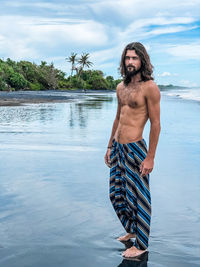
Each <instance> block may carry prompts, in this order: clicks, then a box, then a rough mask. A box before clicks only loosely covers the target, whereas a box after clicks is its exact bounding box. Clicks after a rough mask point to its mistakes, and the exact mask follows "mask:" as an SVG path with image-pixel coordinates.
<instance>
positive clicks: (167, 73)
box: [158, 71, 171, 77]
mask: <svg viewBox="0 0 200 267" xmlns="http://www.w3.org/2000/svg"><path fill="white" fill-rule="evenodd" d="M158 76H160V77H166V76H171V73H170V72H167V71H164V72H163V73H162V74H158Z"/></svg>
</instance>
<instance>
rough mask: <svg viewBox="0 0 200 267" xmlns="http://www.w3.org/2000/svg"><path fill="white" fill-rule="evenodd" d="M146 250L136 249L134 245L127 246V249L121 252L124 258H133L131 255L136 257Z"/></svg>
mask: <svg viewBox="0 0 200 267" xmlns="http://www.w3.org/2000/svg"><path fill="white" fill-rule="evenodd" d="M146 251H147V250H146V249H145V250H141V249H137V248H136V247H135V246H133V247H131V248H128V249H127V250H125V251H124V252H123V253H122V256H123V257H126V258H133V257H137V256H140V255H141V254H143V253H144V252H146Z"/></svg>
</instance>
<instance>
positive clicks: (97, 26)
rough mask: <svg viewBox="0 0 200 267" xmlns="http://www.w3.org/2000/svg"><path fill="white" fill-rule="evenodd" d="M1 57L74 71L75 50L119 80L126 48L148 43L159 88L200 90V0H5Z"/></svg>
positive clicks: (0, 32) (1, 3)
mask: <svg viewBox="0 0 200 267" xmlns="http://www.w3.org/2000/svg"><path fill="white" fill-rule="evenodd" d="M0 6H1V9H0V15H1V16H0V25H1V27H0V58H3V59H6V58H8V57H10V58H11V59H14V60H22V59H23V60H29V61H32V62H35V63H40V61H41V60H45V61H47V62H48V63H50V62H52V61H53V62H54V64H55V66H56V67H58V68H60V69H62V70H63V71H65V72H66V73H67V74H69V73H70V64H69V63H67V62H66V60H65V58H66V57H67V56H70V54H71V52H76V53H78V54H79V55H80V54H81V53H82V52H88V53H90V55H91V56H90V60H91V61H92V62H93V63H94V66H93V68H94V69H100V70H102V71H103V72H104V73H105V75H113V76H114V77H115V78H119V77H120V76H119V74H118V71H117V69H118V66H119V62H120V57H121V53H122V51H123V49H124V47H125V45H126V44H128V43H130V42H133V41H139V42H142V43H143V44H144V45H145V47H146V48H147V50H148V53H149V54H150V57H151V61H152V64H153V65H154V76H155V81H156V82H157V83H158V84H169V83H172V84H175V85H184V86H198V87H199V86H200V0H190V1H188V0H181V1H178V0H164V1H160V0H151V1H147V0H121V1H117V0H106V1H105V0H102V1H100V0H93V1H92V0H85V1H83V0H77V1H76V0H73V1H72V0H67V1H61V0H57V1H56V0H51V1H44V0H43V1H42V0H41V1H39V0H34V1H33V0H32V1H31V0H29V1H19V0H15V1H9V0H6V1H2V0H0Z"/></svg>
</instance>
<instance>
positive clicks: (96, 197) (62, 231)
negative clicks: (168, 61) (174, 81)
mask: <svg viewBox="0 0 200 267" xmlns="http://www.w3.org/2000/svg"><path fill="white" fill-rule="evenodd" d="M29 94H30V93H29ZM44 94H46V93H45V92H44ZM51 94H52V93H50V95H51ZM54 94H55V95H60V94H61V93H60V92H56V93H54ZM62 94H63V95H65V96H66V97H67V96H69V97H72V100H68V101H67V102H62V103H58V102H55V103H50V102H49V103H38V104H37V103H36V104H34V105H33V104H26V105H21V106H1V107H0V144H1V146H0V150H1V153H0V157H1V160H0V177H1V183H0V200H1V201H0V210H1V212H0V225H1V227H0V237H1V239H0V265H2V266H4V267H12V266H14V267H22V266H29V267H44V266H48V267H55V266H56V267H65V266H70V267H71V266H73V267H78V266H81V267H94V266H95V267H102V266H104V267H119V266H120V267H127V266H129V267H133V266H138V267H139V266H148V267H160V266H163V267H177V266H181V267H182V266H184V267H187V266H190V267H197V266H199V263H200V256H199V255H200V251H199V244H200V237H199V235H198V233H199V228H200V216H199V214H200V208H199V203H200V195H199V189H200V179H199V157H200V152H199V147H200V134H199V133H200V126H199V124H198V123H197V122H198V120H199V108H200V105H199V102H198V101H194V100H185V99H182V98H180V97H177V96H176V95H173V96H168V95H167V94H162V98H161V127H162V131H161V135H160V141H159V145H158V148H157V154H156V159H155V168H154V171H153V173H152V174H151V176H150V188H151V196H152V221H151V232H150V242H149V248H148V250H149V252H148V253H147V254H146V255H145V257H142V258H140V259H139V260H138V259H137V261H134V260H132V261H130V260H126V259H123V257H122V255H121V254H122V252H123V251H124V249H125V246H124V245H123V244H122V243H120V242H118V241H117V240H116V238H117V237H118V236H119V235H122V234H124V230H123V228H122V226H121V224H120V222H119V220H118V219H117V216H116V214H115V213H114V211H113V208H112V206H111V204H110V200H109V196H108V184H109V169H108V168H107V166H106V165H105V164H104V153H105V150H106V146H107V142H108V139H109V136H110V132H111V127H112V122H113V119H114V117H115V115H116V107H117V99H116V96H115V94H114V93H103V92H102V93H98V94H94V93H88V94H86V95H84V96H83V94H82V92H81V93H74V92H73V93H72V92H70V93H68V92H67V93H66V92H63V93H62ZM179 95H181V92H179ZM73 97H74V98H73ZM75 99H76V100H77V101H75ZM148 133H149V124H147V126H146V128H145V132H144V138H145V139H146V141H147V143H148ZM77 255H78V256H77Z"/></svg>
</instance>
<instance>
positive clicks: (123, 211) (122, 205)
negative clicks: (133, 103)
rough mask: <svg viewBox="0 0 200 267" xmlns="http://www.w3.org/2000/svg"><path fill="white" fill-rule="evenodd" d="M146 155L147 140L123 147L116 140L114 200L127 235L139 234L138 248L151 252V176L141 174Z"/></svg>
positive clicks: (112, 175) (113, 150)
mask: <svg viewBox="0 0 200 267" xmlns="http://www.w3.org/2000/svg"><path fill="white" fill-rule="evenodd" d="M146 155H147V146H146V142H145V140H144V139H142V140H140V141H137V142H133V143H128V144H120V143H118V142H116V141H115V139H113V142H112V148H111V168H110V200H111V203H112V205H113V207H114V210H115V212H116V214H117V216H118V218H119V220H120V221H121V223H122V225H123V227H124V228H125V230H126V232H127V233H131V234H135V236H136V242H135V246H136V247H137V248H138V249H147V247H148V240H149V233H150V221H151V195H150V188H149V174H148V175H146V176H141V174H140V164H141V163H142V161H143V160H144V159H145V157H146Z"/></svg>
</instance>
